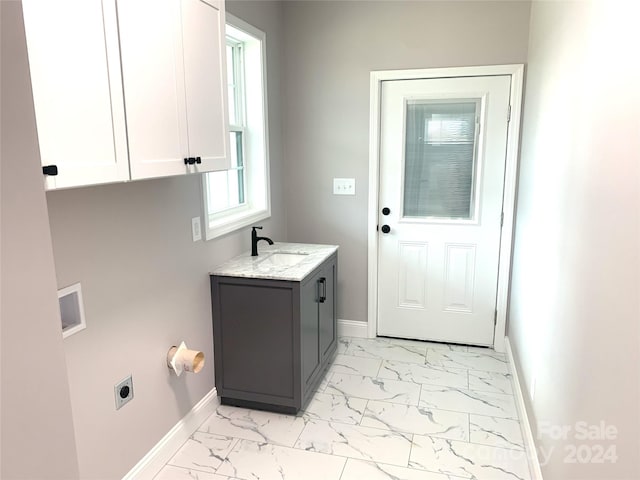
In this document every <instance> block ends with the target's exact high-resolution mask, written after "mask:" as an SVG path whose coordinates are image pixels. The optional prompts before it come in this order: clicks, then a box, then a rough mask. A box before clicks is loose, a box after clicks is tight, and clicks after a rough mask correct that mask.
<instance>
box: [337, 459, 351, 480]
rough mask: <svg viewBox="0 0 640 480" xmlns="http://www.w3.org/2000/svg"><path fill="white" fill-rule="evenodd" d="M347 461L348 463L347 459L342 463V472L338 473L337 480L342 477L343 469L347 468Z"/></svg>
mask: <svg viewBox="0 0 640 480" xmlns="http://www.w3.org/2000/svg"><path fill="white" fill-rule="evenodd" d="M348 461H349V459H348V458H347V459H346V460H345V461H344V465H342V470H341V471H340V476H339V477H338V480H340V479H341V478H342V475H344V469H345V468H347V462H348Z"/></svg>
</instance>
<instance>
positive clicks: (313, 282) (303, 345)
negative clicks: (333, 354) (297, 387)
mask: <svg viewBox="0 0 640 480" xmlns="http://www.w3.org/2000/svg"><path fill="white" fill-rule="evenodd" d="M320 278H321V275H320V272H318V273H316V274H315V275H312V276H311V277H310V278H308V279H307V280H305V283H303V284H302V286H301V288H300V353H301V356H302V369H301V370H302V387H303V388H302V389H303V391H305V390H306V388H305V387H306V386H307V385H309V384H310V383H311V382H312V381H313V380H314V376H315V373H316V371H317V370H318V367H319V366H320V344H319V329H318V304H319V303H318V302H319V294H320V286H321V285H320Z"/></svg>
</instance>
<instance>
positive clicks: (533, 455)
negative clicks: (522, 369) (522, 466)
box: [504, 337, 543, 480]
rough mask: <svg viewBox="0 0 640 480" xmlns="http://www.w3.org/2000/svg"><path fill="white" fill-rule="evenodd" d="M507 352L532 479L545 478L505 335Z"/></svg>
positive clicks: (511, 352)
mask: <svg viewBox="0 0 640 480" xmlns="http://www.w3.org/2000/svg"><path fill="white" fill-rule="evenodd" d="M504 346H505V353H506V354H507V359H508V360H509V366H510V368H511V378H512V380H513V394H514V396H515V400H516V407H517V408H518V415H519V417H520V424H521V425H522V436H523V438H524V446H525V449H526V451H527V458H528V459H529V471H530V473H531V480H543V478H542V470H540V460H539V459H538V450H537V449H536V441H535V439H534V437H533V430H532V429H531V423H530V422H529V416H528V415H527V408H526V404H525V402H524V393H523V390H522V385H521V383H520V378H519V377H518V370H517V369H516V363H515V361H514V358H513V351H512V350H511V343H510V342H509V337H504Z"/></svg>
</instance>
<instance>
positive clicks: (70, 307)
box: [58, 283, 87, 338]
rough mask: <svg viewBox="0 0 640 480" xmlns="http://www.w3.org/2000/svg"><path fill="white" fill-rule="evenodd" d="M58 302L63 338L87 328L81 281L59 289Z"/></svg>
mask: <svg viewBox="0 0 640 480" xmlns="http://www.w3.org/2000/svg"><path fill="white" fill-rule="evenodd" d="M58 303H59V304H60V318H61V321H62V337H63V338H67V337H68V336H69V335H73V334H74V333H77V332H79V331H80V330H84V329H85V328H87V324H86V321H85V318H84V304H83V302H82V287H81V286H80V283H75V284H73V285H70V286H68V287H66V288H62V289H60V290H58Z"/></svg>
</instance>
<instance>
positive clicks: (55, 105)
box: [22, 0, 129, 190]
mask: <svg viewBox="0 0 640 480" xmlns="http://www.w3.org/2000/svg"><path fill="white" fill-rule="evenodd" d="M22 6H23V12H24V26H25V33H26V39H27V48H28V53H29V67H30V71H31V85H32V89H33V103H34V109H35V114H36V124H37V128H38V143H39V146H40V157H41V161H42V165H43V166H50V167H52V166H55V167H56V168H57V175H53V173H54V170H53V169H50V170H48V171H50V172H51V173H52V175H46V176H45V186H46V188H47V190H52V189H56V188H69V187H75V186H82V185H93V184H99V183H109V182H118V181H124V180H127V179H128V178H129V163H128V158H127V136H126V129H125V118H124V102H123V98H122V83H121V80H120V57H119V48H118V29H117V21H116V6H115V0H104V1H100V0H64V1H60V2H54V1H50V0H23V2H22Z"/></svg>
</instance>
